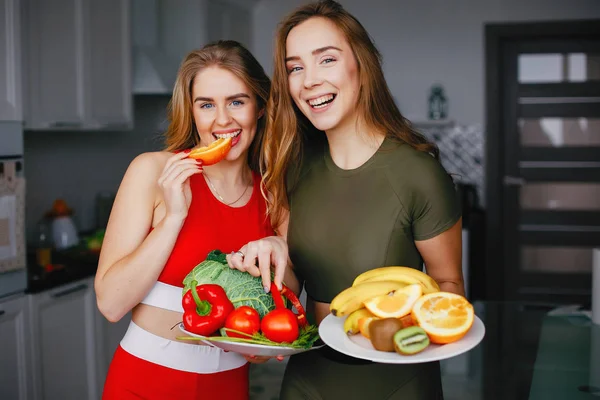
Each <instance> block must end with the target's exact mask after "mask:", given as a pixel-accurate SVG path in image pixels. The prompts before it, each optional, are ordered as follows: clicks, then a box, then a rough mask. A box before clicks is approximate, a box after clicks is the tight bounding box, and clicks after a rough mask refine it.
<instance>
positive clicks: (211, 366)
mask: <svg viewBox="0 0 600 400" xmlns="http://www.w3.org/2000/svg"><path fill="white" fill-rule="evenodd" d="M182 336H184V334H183V332H182ZM121 347H122V348H123V350H125V351H126V352H128V353H129V354H132V355H134V356H136V357H138V358H141V359H142V360H146V361H148V362H151V363H154V364H158V365H162V366H164V367H168V368H171V369H176V370H179V371H186V372H195V373H198V374H211V373H216V372H222V371H229V370H232V369H236V368H239V367H241V366H243V365H244V364H246V360H245V359H244V357H242V356H241V355H239V354H237V353H231V352H225V351H223V350H221V349H219V348H218V347H212V346H202V345H196V344H189V343H183V342H177V341H174V340H169V339H165V338H163V337H160V336H158V335H155V334H153V333H150V332H148V331H146V330H144V329H142V328H140V327H139V326H138V325H136V324H135V323H134V322H133V321H131V322H130V323H129V328H127V332H126V333H125V336H124V337H123V339H122V340H121Z"/></svg>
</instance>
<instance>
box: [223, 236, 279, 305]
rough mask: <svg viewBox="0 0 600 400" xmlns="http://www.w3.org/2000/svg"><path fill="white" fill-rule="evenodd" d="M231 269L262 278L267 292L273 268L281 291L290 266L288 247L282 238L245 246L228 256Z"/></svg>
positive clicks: (265, 239)
mask: <svg viewBox="0 0 600 400" xmlns="http://www.w3.org/2000/svg"><path fill="white" fill-rule="evenodd" d="M227 263H228V264H229V267H230V268H235V269H238V270H240V271H246V272H248V273H249V274H250V275H252V276H257V277H258V276H260V277H261V278H262V282H263V286H264V288H265V292H267V293H268V292H269V290H270V289H271V266H272V267H273V269H274V270H275V271H274V272H275V276H274V278H275V279H274V280H275V285H276V286H277V288H279V289H280V290H281V287H282V284H283V277H284V276H285V272H286V269H287V266H288V246H287V243H286V241H285V239H284V238H282V237H281V236H269V237H266V238H263V239H259V240H255V241H253V242H250V243H248V244H246V245H244V246H243V247H242V248H241V249H239V250H238V251H237V252H234V253H232V254H228V255H227Z"/></svg>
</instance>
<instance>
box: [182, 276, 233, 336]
mask: <svg viewBox="0 0 600 400" xmlns="http://www.w3.org/2000/svg"><path fill="white" fill-rule="evenodd" d="M197 285H198V282H196V281H192V283H191V289H190V290H188V291H187V292H186V293H185V295H183V299H182V301H181V302H182V305H183V326H184V327H185V330H187V331H189V332H192V333H195V334H198V335H202V336H209V335H211V334H212V333H214V332H216V331H218V330H219V329H221V328H222V327H223V326H224V325H225V320H226V319H227V316H228V315H229V314H230V313H231V312H232V311H233V310H234V307H233V304H232V303H231V301H229V298H228V297H227V294H226V293H225V290H224V289H223V288H222V287H221V286H220V285H216V284H204V285H200V286H197Z"/></svg>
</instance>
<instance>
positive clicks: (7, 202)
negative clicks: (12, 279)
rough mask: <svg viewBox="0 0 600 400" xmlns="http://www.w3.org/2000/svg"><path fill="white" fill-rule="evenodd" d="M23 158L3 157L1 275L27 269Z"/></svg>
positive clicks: (0, 179)
mask: <svg viewBox="0 0 600 400" xmlns="http://www.w3.org/2000/svg"><path fill="white" fill-rule="evenodd" d="M25 253H26V250H25V178H24V177H23V159H22V158H21V157H19V156H5V157H0V272H7V271H13V270H16V269H23V268H25Z"/></svg>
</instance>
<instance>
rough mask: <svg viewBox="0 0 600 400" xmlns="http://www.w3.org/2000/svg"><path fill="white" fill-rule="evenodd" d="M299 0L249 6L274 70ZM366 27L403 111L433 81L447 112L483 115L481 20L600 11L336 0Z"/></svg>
mask: <svg viewBox="0 0 600 400" xmlns="http://www.w3.org/2000/svg"><path fill="white" fill-rule="evenodd" d="M303 3H304V1H301V0H286V1H278V0H262V1H261V2H260V3H259V4H258V5H257V7H256V8H255V9H254V35H253V48H252V49H253V51H254V53H255V55H256V56H257V58H258V60H259V61H260V62H261V63H263V66H265V68H266V69H267V70H268V72H269V73H271V72H272V54H273V53H272V41H273V36H274V31H275V27H276V25H277V23H278V21H279V20H280V19H281V18H282V17H283V16H284V15H285V14H287V13H288V12H290V11H291V10H293V9H294V7H295V6H297V5H298V4H303ZM340 3H341V4H342V5H344V7H345V8H346V9H347V10H348V11H350V12H351V13H353V14H354V15H355V16H356V17H357V18H358V19H359V20H360V22H361V23H362V24H363V25H364V26H365V28H366V29H367V30H368V31H369V33H370V34H371V36H372V37H373V39H374V40H375V43H376V45H377V46H378V48H379V50H380V51H381V52H382V54H383V57H384V69H385V73H386V78H387V81H388V84H389V86H390V89H391V90H392V93H393V94H394V96H395V97H396V98H397V100H398V104H399V106H400V108H401V111H402V112H403V113H404V114H405V115H406V116H407V117H408V118H410V119H424V118H425V115H426V109H427V95H428V91H429V88H430V87H431V85H432V84H433V83H436V82H439V83H441V84H443V85H444V87H445V88H446V94H447V96H448V97H449V101H450V118H452V119H454V120H456V121H458V122H461V123H483V122H484V118H485V81H484V80H485V70H484V68H485V59H484V54H485V53H484V51H485V50H484V49H485V47H484V33H483V29H484V24H485V23H488V22H511V21H542V20H558V19H561V20H563V19H579V18H586V19H587V18H600V1H597V0H568V1H566V0H527V1H523V0H451V1H448V0H402V1H397V0H372V1H368V2H365V1H362V0H341V1H340Z"/></svg>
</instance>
